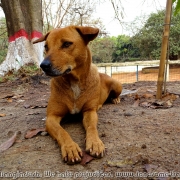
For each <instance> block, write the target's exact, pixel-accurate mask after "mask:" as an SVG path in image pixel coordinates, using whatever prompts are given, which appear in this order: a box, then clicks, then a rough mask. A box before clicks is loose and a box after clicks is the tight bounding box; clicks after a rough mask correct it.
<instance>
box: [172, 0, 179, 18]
mask: <svg viewBox="0 0 180 180" xmlns="http://www.w3.org/2000/svg"><path fill="white" fill-rule="evenodd" d="M174 3H176V6H175V10H174V15H177V14H178V13H179V11H180V0H173V4H174Z"/></svg>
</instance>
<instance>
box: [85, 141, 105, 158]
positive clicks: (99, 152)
mask: <svg viewBox="0 0 180 180" xmlns="http://www.w3.org/2000/svg"><path fill="white" fill-rule="evenodd" d="M86 152H87V153H89V154H90V155H91V156H94V157H97V158H101V157H103V156H104V152H105V147H104V144H103V142H102V141H101V140H100V139H99V138H97V139H93V138H89V139H86Z"/></svg>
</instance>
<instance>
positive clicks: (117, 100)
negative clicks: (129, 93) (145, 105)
mask: <svg viewBox="0 0 180 180" xmlns="http://www.w3.org/2000/svg"><path fill="white" fill-rule="evenodd" d="M120 101H121V100H120V97H117V98H114V99H111V102H112V103H113V104H119V103H120Z"/></svg>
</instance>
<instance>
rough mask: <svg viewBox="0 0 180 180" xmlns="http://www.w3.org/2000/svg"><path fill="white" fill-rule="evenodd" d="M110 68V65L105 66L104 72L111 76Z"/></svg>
mask: <svg viewBox="0 0 180 180" xmlns="http://www.w3.org/2000/svg"><path fill="white" fill-rule="evenodd" d="M111 71H112V69H111V66H106V74H107V75H108V76H111V74H112V72H111Z"/></svg>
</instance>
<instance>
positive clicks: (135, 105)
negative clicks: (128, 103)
mask: <svg viewBox="0 0 180 180" xmlns="http://www.w3.org/2000/svg"><path fill="white" fill-rule="evenodd" d="M132 106H133V107H138V106H139V99H137V100H136V101H135V102H134V104H133V105H132Z"/></svg>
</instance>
